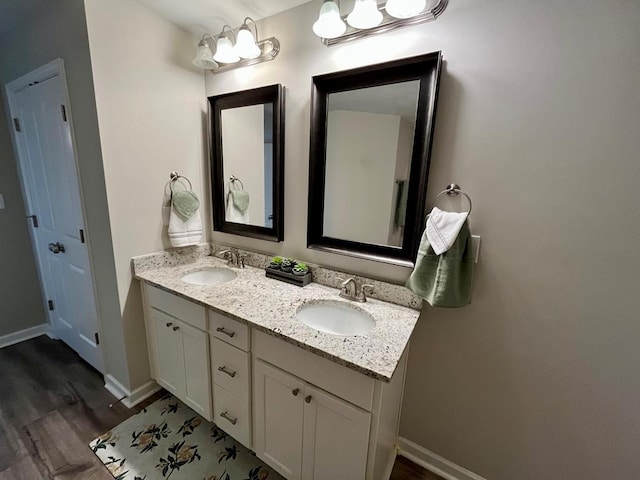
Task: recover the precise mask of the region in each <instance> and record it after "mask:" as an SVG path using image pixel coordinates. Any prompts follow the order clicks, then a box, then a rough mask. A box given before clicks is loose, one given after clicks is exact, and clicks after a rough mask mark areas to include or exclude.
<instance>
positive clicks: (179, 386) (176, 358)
mask: <svg viewBox="0 0 640 480" xmlns="http://www.w3.org/2000/svg"><path fill="white" fill-rule="evenodd" d="M149 312H150V315H151V318H152V321H153V323H154V326H155V334H156V372H155V377H156V378H155V379H156V381H157V382H158V383H159V384H160V385H162V386H163V387H164V388H166V389H167V390H169V391H170V392H171V393H173V394H175V395H177V396H178V397H180V396H182V395H183V394H184V390H185V379H184V353H183V348H182V336H181V335H180V330H174V329H175V328H178V329H179V327H178V321H177V320H176V319H175V318H173V317H170V316H169V315H167V314H165V313H162V312H160V311H158V310H156V309H155V308H150V309H149Z"/></svg>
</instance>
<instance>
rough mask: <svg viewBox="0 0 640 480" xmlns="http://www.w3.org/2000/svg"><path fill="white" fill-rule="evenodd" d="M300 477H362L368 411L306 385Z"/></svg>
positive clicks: (327, 479) (359, 479) (306, 479)
mask: <svg viewBox="0 0 640 480" xmlns="http://www.w3.org/2000/svg"><path fill="white" fill-rule="evenodd" d="M304 394H305V396H304V402H305V403H304V442H303V452H304V453H303V462H302V478H303V479H304V480H334V479H336V478H348V479H349V480H364V478H365V474H366V470H367V452H368V450H369V427H370V424H371V414H370V413H369V412H366V411H364V410H362V409H360V408H358V407H356V406H354V405H352V404H350V403H348V402H345V401H344V400H341V399H339V398H337V397H334V396H333V395H330V394H328V393H327V392H324V391H322V390H319V389H317V388H313V387H311V386H309V385H307V386H306V388H305V392H304Z"/></svg>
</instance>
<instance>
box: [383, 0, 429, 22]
mask: <svg viewBox="0 0 640 480" xmlns="http://www.w3.org/2000/svg"><path fill="white" fill-rule="evenodd" d="M426 6H427V0H387V3H386V5H385V7H384V8H385V10H386V11H387V13H388V14H389V15H391V16H392V17H394V18H411V17H415V16H416V15H418V14H420V13H422V12H423V10H424V7H426Z"/></svg>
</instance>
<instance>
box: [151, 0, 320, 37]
mask: <svg viewBox="0 0 640 480" xmlns="http://www.w3.org/2000/svg"><path fill="white" fill-rule="evenodd" d="M138 2H140V3H142V4H143V5H145V6H147V7H148V8H150V9H151V10H153V11H154V12H156V13H157V14H159V15H161V16H162V17H164V18H166V19H168V20H169V21H171V22H172V23H175V24H176V25H179V26H180V27H182V28H184V29H186V30H188V31H190V32H193V33H194V34H195V35H198V36H200V35H202V34H203V33H204V32H209V33H211V34H213V35H216V34H217V33H218V32H220V30H222V27H223V26H224V25H225V24H229V25H230V26H231V27H233V28H236V27H238V26H240V25H241V24H242V22H243V20H244V18H245V17H251V18H253V19H254V20H256V21H258V20H260V19H263V18H267V17H270V16H272V15H275V14H277V13H280V12H284V11H285V10H289V9H290V8H294V7H297V6H299V5H302V4H303V3H307V2H309V0H138Z"/></svg>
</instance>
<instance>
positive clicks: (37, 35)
mask: <svg viewBox="0 0 640 480" xmlns="http://www.w3.org/2000/svg"><path fill="white" fill-rule="evenodd" d="M13 1H18V0H13ZM30 5H31V6H32V10H31V11H30V12H29V13H27V14H25V15H24V16H23V17H22V18H20V19H19V20H18V21H16V23H15V24H14V25H13V27H12V28H11V29H10V30H9V31H7V32H5V33H4V34H3V36H2V39H1V42H0V45H2V47H1V48H2V55H1V56H0V83H1V84H2V85H4V84H6V83H7V82H9V81H11V80H14V79H15V78H18V77H20V76H21V75H24V74H25V73H27V72H29V71H31V70H34V69H35V68H37V67H40V66H42V65H44V64H46V63H48V62H50V61H51V60H53V59H55V58H57V57H61V58H62V59H63V60H64V62H65V68H66V73H67V82H68V88H69V95H70V99H71V110H72V112H73V123H74V125H73V126H74V132H75V140H76V147H77V155H78V163H79V169H80V177H81V184H82V193H83V197H84V202H85V210H86V217H87V236H88V240H89V245H90V248H91V254H92V261H93V266H94V275H95V280H96V287H97V291H98V298H97V301H98V306H99V310H100V311H99V314H100V317H101V321H102V325H103V346H104V348H105V353H106V365H107V372H108V373H111V374H112V375H113V376H114V377H115V378H117V379H118V380H119V381H120V382H121V383H122V384H124V385H125V386H128V385H129V371H128V365H127V357H126V352H125V350H124V338H123V327H122V319H121V316H120V305H119V301H118V293H117V283H116V276H115V268H114V260H113V247H112V243H111V230H110V226H109V212H108V209H107V197H106V191H105V184H104V172H103V168H102V154H101V151H100V137H99V132H98V123H97V117H96V106H95V99H94V93H93V78H92V74H91V60H90V56H89V43H88V40H87V26H86V20H85V13H84V4H83V2H82V0H34V1H33V2H30ZM25 8H26V7H25ZM0 122H3V123H4V120H2V121H0ZM3 123H0V129H1V130H2V133H0V152H1V154H2V156H1V158H0V166H2V172H3V175H2V179H1V180H0V185H2V184H3V183H4V182H8V183H7V184H8V185H10V187H9V188H10V189H12V190H13V191H16V192H17V191H18V189H19V186H18V185H19V184H18V183H17V178H16V176H15V159H14V158H13V152H12V147H11V142H10V141H9V138H10V137H9V136H8V133H7V131H6V130H7V126H6V125H3ZM3 127H4V128H3ZM5 164H6V165H10V166H7V170H6V171H8V172H9V173H10V175H9V176H7V177H5V175H4V172H5ZM12 197H13V198H15V194H14V195H12ZM14 208H15V207H14ZM5 212H6V211H5ZM1 215H2V211H0V216H1ZM20 228H22V229H23V230H24V228H25V224H24V222H23V221H22V222H20V220H19V219H17V220H14V221H13V223H12V230H19V229H20ZM3 234H4V229H3ZM22 235H23V239H26V237H24V233H22ZM16 241H17V240H16ZM30 248H31V246H30V245H29V244H28V243H27V242H26V240H25V243H24V244H22V250H19V249H18V248H17V247H16V251H17V252H21V253H20V254H21V255H22V259H20V262H16V261H15V260H16V259H17V258H18V254H16V255H15V257H13V258H12V259H11V260H10V261H9V260H7V264H8V265H12V266H16V268H17V269H18V270H19V266H20V265H22V264H23V263H22V262H24V265H25V268H26V269H27V270H30V271H31V272H33V269H34V260H33V259H32V258H31V257H32V256H31V255H30ZM4 253H5V251H4V250H0V255H4ZM9 262H13V263H9ZM4 266H5V260H4V259H3V263H2V267H3V268H2V271H3V273H0V278H1V276H3V275H4ZM12 286H15V285H14V284H12ZM31 291H35V292H37V291H38V286H37V282H36V277H35V275H34V274H33V273H31V274H30V275H29V277H28V278H27V279H26V280H25V288H24V289H18V288H14V289H13V290H10V291H9V293H10V296H11V297H12V299H13V301H16V302H17V304H18V306H17V307H16V308H25V309H26V308H34V307H33V305H40V303H38V302H39V298H35V297H36V296H37V295H38V294H37V293H36V294H35V295H33V294H30V295H29V294H28V293H25V292H31ZM5 293H6V292H5V291H4V290H2V291H1V292H0V295H4V294H5ZM30 305H31V306H30ZM0 308H2V307H0ZM0 311H2V310H0ZM3 313H4V312H3ZM36 314H38V315H39V318H38V319H37V322H38V323H40V322H41V321H42V311H41V307H35V312H34V313H33V314H32V315H36ZM16 328H17V329H20V328H22V326H21V325H18V326H16Z"/></svg>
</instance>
